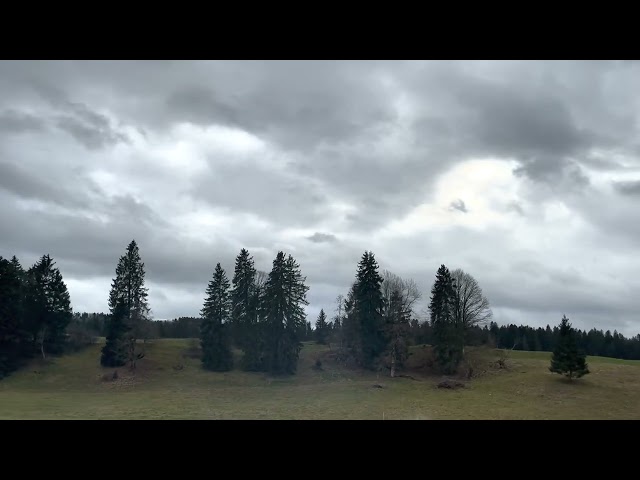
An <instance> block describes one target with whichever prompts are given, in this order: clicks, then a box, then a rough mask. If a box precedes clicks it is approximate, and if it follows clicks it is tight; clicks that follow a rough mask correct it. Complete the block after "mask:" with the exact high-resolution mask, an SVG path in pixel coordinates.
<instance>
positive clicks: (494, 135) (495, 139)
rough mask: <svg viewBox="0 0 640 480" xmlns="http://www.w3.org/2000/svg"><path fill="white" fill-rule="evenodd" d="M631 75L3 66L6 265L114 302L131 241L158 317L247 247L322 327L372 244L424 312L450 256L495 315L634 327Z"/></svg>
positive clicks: (337, 67) (533, 69)
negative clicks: (45, 266)
mask: <svg viewBox="0 0 640 480" xmlns="http://www.w3.org/2000/svg"><path fill="white" fill-rule="evenodd" d="M639 85H640V65H639V64H637V63H632V62H595V61H594V62H586V61H583V62H561V61H550V62H534V61H522V62H513V61H508V62H507V61H495V62H485V61H477V62H468V61H465V62H445V61H434V62H400V61H393V62H372V61H359V62H358V61H336V62H326V61H309V62H298V61H296V62H294V61H290V62H282V61H277V62H276V61H270V62H267V61H264V62H263V61H260V62H249V61H238V62H226V61H225V62H186V61H171V62H170V61H166V62H159V61H147V62H133V61H127V62H111V61H102V62H86V61H75V62H31V61H30V62H9V61H3V62H0V232H1V234H0V255H2V256H4V257H10V256H11V255H13V254H15V255H17V256H18V258H19V259H20V260H21V261H22V263H23V265H24V266H25V267H28V266H30V265H31V264H32V263H33V262H34V261H35V260H36V259H37V257H38V256H40V255H42V254H45V253H49V254H50V255H51V256H52V257H53V258H54V260H55V261H56V262H57V266H58V267H59V268H60V270H61V272H62V274H63V276H64V279H65V281H66V283H67V285H68V287H69V291H70V294H71V301H72V305H73V308H74V310H75V311H90V312H93V311H105V312H106V311H107V309H108V307H107V297H108V291H109V285H110V282H111V279H112V278H113V276H114V275H115V267H116V264H117V261H118V258H119V256H120V255H122V254H123V253H124V251H125V248H126V246H127V244H128V243H129V242H130V241H131V239H133V238H135V240H136V241H137V242H138V244H139V246H140V252H141V255H142V259H143V261H144V262H145V265H146V271H147V284H148V287H149V299H150V305H151V308H152V312H153V315H154V317H155V318H173V317H177V316H183V315H184V316H190V315H197V314H198V312H199V310H200V308H201V306H202V300H203V298H204V290H205V288H206V284H207V282H208V281H209V279H210V278H211V275H212V272H213V269H214V267H215V264H216V263H217V262H221V264H222V266H223V267H224V268H225V269H226V270H227V274H228V276H229V278H231V277H232V275H233V263H234V259H235V256H236V255H237V254H238V252H239V251H240V249H241V248H242V247H246V248H247V249H248V250H249V251H250V253H251V254H252V255H253V256H254V258H255V262H256V267H257V268H258V269H259V270H264V271H269V270H270V268H271V262H272V260H273V258H274V257H275V255H276V253H277V252H278V251H279V250H284V251H285V252H286V253H291V254H292V255H293V256H294V257H295V258H296V259H297V260H298V262H299V263H300V265H301V268H302V272H303V274H304V275H306V276H307V283H308V285H309V286H310V290H309V294H308V299H309V301H310V305H309V307H308V314H309V317H310V318H309V319H310V320H315V316H316V315H317V313H318V311H319V310H320V308H321V307H323V308H324V309H325V311H331V314H333V309H334V299H335V297H336V295H338V294H340V293H343V294H344V293H346V291H347V289H348V288H349V285H350V283H351V282H352V280H353V278H354V275H355V271H356V265H357V263H358V261H359V259H360V256H361V255H362V253H363V252H364V250H372V251H373V252H374V253H375V255H376V259H377V260H378V262H379V264H380V267H381V269H388V270H391V271H392V272H394V273H396V274H398V275H400V276H402V277H411V278H413V279H414V280H415V281H416V282H417V283H418V284H419V285H420V287H421V289H422V292H423V296H424V298H425V299H426V300H427V301H428V296H429V289H430V288H431V285H432V283H433V279H434V277H435V273H436V270H437V268H438V266H439V265H440V264H442V263H444V264H446V265H447V266H448V267H449V268H450V269H454V268H462V269H464V270H465V271H467V272H468V273H471V274H472V275H473V276H474V277H476V279H477V280H478V281H479V283H480V285H481V287H482V288H483V290H484V292H485V293H486V295H487V297H488V298H489V301H490V302H491V304H492V307H493V311H494V317H495V320H496V321H497V322H498V323H516V324H520V323H525V324H529V325H532V326H544V325H546V324H547V323H549V324H551V325H554V324H557V323H559V321H560V318H561V317H562V315H563V314H566V315H567V316H568V317H569V318H570V320H571V321H572V323H573V324H574V326H576V327H580V328H591V327H597V328H602V329H605V330H606V329H611V330H612V331H613V330H614V329H617V330H618V331H620V332H622V333H624V334H625V335H635V334H637V333H639V332H640V316H639V313H638V312H639V311H640V308H639V307H640V301H639V300H638V298H639V296H638V294H639V293H640V278H639V275H638V272H640V255H638V253H639V252H638V245H639V241H640V221H639V220H640V209H639V207H640V160H639V158H640V157H639V155H640V124H639V118H640V117H639V115H638V114H639V113H640V89H639V88H638V86H639Z"/></svg>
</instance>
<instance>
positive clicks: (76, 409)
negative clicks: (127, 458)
mask: <svg viewBox="0 0 640 480" xmlns="http://www.w3.org/2000/svg"><path fill="white" fill-rule="evenodd" d="M189 345H190V341H189V340H178V339H166V340H156V341H155V342H154V343H153V344H152V345H150V346H149V347H148V350H147V355H146V357H145V358H144V359H142V360H141V361H140V363H139V369H138V371H137V372H136V374H135V375H133V374H131V373H130V372H129V371H128V370H127V369H126V368H120V369H118V374H119V378H118V379H117V380H105V379H103V376H104V375H105V374H107V375H109V374H111V373H112V372H113V371H114V369H103V368H101V367H100V366H99V361H98V359H99V350H100V346H99V345H96V346H93V347H91V348H89V349H87V350H84V351H82V352H80V353H77V354H73V355H68V356H64V357H60V358H56V359H54V360H53V361H51V362H50V363H48V364H46V365H42V364H41V363H40V362H38V361H34V362H33V363H32V364H31V365H30V366H28V367H26V368H23V369H22V370H20V371H18V372H15V373H14V374H13V375H11V376H10V377H8V378H6V379H4V380H1V381H0V419H376V420H383V419H387V420H391V419H411V420H416V419H417V420H435V419H640V400H639V399H640V361H624V360H615V359H610V358H602V357H589V358H588V362H589V368H590V370H591V374H590V375H587V376H586V377H584V378H582V379H579V380H577V381H574V382H572V383H570V382H569V381H567V380H565V379H564V378H562V377H560V376H558V375H553V374H551V373H549V371H548V369H547V367H548V365H549V357H550V354H549V353H545V352H515V351H514V352H510V353H509V360H508V366H509V368H508V369H498V368H497V367H495V366H493V363H494V361H495V360H496V359H497V358H498V353H497V351H495V350H488V349H482V350H476V351H475V352H472V353H473V354H474V355H475V358H476V368H475V371H476V372H477V373H478V374H479V376H478V377H477V378H474V379H473V380H470V381H465V383H466V386H465V388H461V389H457V390H445V389H438V388H436V384H437V383H438V381H439V380H440V379H441V377H439V376H435V375H427V374H425V373H424V371H423V370H421V369H419V368H414V370H412V371H411V372H409V373H410V374H411V375H412V376H413V378H404V377H401V378H393V379H392V378H388V377H385V376H380V377H378V376H377V375H376V374H375V373H370V372H367V373H365V372H361V371H354V370H350V369H347V368H345V367H343V366H340V365H337V364H336V363H335V362H332V361H330V360H328V358H327V354H328V353H329V352H328V347H326V346H319V345H315V344H313V343H307V344H305V346H304V348H303V349H302V351H301V359H300V363H299V367H298V374H297V375H295V376H292V377H285V378H272V377H269V376H267V375H265V374H260V373H247V372H241V371H232V372H229V373H212V372H205V371H203V370H202V369H201V368H200V361H199V360H198V359H197V358H193V356H191V355H189V354H188V351H189ZM421 351H424V349H421V347H420V346H418V347H413V349H412V352H413V356H412V357H411V361H412V363H413V365H414V367H415V366H416V365H418V364H420V362H421ZM320 357H321V358H323V359H324V360H323V370H322V371H317V370H314V369H313V368H312V366H313V365H314V363H315V361H316V359H317V358H320ZM374 384H380V385H382V386H383V387H384V388H374V386H373V385H374Z"/></svg>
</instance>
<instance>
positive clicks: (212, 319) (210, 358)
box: [200, 263, 233, 372]
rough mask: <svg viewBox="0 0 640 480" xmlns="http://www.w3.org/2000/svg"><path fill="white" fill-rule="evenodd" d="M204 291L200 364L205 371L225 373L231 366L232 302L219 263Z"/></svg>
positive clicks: (226, 281) (225, 278)
mask: <svg viewBox="0 0 640 480" xmlns="http://www.w3.org/2000/svg"><path fill="white" fill-rule="evenodd" d="M206 293H207V298H206V299H205V301H204V306H203V307H202V311H201V312H200V315H201V316H202V323H201V324H200V329H201V333H200V339H201V345H202V366H203V367H204V368H205V369H207V370H213V371H217V372H225V371H228V370H231V368H232V367H233V354H232V352H231V346H230V339H229V332H228V326H229V323H228V322H229V319H230V313H231V302H230V299H229V280H228V279H227V276H226V274H225V272H224V270H223V269H222V267H221V266H220V264H219V263H218V264H217V265H216V269H215V271H214V272H213V279H212V280H211V281H210V282H209V285H208V286H207V291H206Z"/></svg>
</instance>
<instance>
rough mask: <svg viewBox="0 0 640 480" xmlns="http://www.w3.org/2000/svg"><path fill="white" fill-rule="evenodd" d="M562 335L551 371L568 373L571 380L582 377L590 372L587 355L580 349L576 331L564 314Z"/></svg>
mask: <svg viewBox="0 0 640 480" xmlns="http://www.w3.org/2000/svg"><path fill="white" fill-rule="evenodd" d="M559 334H560V336H559V338H558V343H557V344H556V348H555V349H554V351H553V357H552V358H551V366H550V367H549V371H551V372H553V373H559V374H561V375H566V376H567V378H569V380H572V379H574V378H580V377H582V376H584V375H586V374H588V373H589V369H588V368H587V363H586V357H585V355H584V353H582V352H580V351H579V350H578V345H577V344H576V338H575V332H574V330H573V329H572V328H571V324H570V323H569V319H568V318H567V317H566V316H565V315H563V316H562V320H561V321H560V332H559Z"/></svg>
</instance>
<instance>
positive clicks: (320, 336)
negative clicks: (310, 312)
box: [315, 309, 329, 345]
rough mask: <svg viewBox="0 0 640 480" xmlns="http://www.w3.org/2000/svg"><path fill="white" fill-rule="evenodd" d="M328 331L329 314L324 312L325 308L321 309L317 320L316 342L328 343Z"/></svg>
mask: <svg viewBox="0 0 640 480" xmlns="http://www.w3.org/2000/svg"><path fill="white" fill-rule="evenodd" d="M328 333H329V332H328V325H327V316H326V315H325V313H324V309H320V313H319V314H318V318H317V320H316V331H315V334H316V335H315V336H316V342H318V343H320V344H322V345H324V344H325V343H327V335H328Z"/></svg>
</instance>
